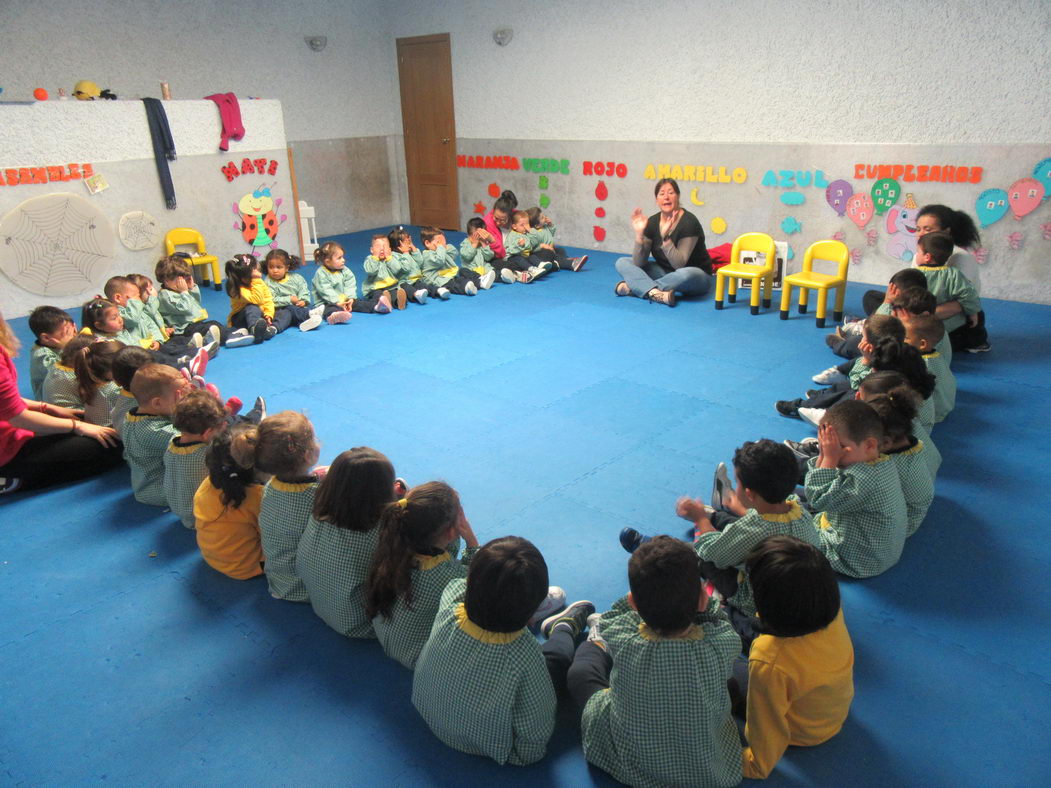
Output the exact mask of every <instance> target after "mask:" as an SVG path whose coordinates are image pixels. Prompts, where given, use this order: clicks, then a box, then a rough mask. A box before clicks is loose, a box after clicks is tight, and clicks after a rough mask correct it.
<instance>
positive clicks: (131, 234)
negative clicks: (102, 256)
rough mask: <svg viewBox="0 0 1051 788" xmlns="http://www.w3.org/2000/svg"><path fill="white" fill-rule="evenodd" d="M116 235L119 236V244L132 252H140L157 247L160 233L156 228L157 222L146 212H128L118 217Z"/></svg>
mask: <svg viewBox="0 0 1051 788" xmlns="http://www.w3.org/2000/svg"><path fill="white" fill-rule="evenodd" d="M117 235H119V236H120V242H121V243H122V244H124V245H125V246H126V247H128V248H129V249H131V250H132V251H133V252H141V251H142V250H143V249H152V248H153V247H155V246H156V245H157V242H158V241H159V240H160V237H161V231H160V229H159V228H158V227H157V220H156V219H154V218H153V217H152V216H151V215H150V214H148V213H146V211H130V212H129V213H126V214H124V215H123V216H122V217H120V221H119V222H118V223H117Z"/></svg>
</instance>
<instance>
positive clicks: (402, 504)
mask: <svg viewBox="0 0 1051 788" xmlns="http://www.w3.org/2000/svg"><path fill="white" fill-rule="evenodd" d="M395 503H397V504H398V506H400V507H401V508H402V509H407V508H408V506H409V499H408V498H401V499H399V500H397V501H395Z"/></svg>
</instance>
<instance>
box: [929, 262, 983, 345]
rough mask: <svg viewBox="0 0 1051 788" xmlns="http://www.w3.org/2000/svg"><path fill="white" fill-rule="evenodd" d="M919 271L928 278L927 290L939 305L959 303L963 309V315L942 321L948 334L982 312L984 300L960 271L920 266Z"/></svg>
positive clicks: (936, 266) (941, 266) (944, 266)
mask: <svg viewBox="0 0 1051 788" xmlns="http://www.w3.org/2000/svg"><path fill="white" fill-rule="evenodd" d="M917 269H918V270H920V271H923V275H924V276H926V277H927V289H928V290H930V291H931V292H932V293H934V298H935V300H936V301H937V302H938V303H939V304H944V303H946V302H948V301H959V302H960V306H961V307H962V308H963V312H962V313H960V314H956V315H953V316H952V317H948V318H946V319H945V320H943V321H942V322H943V323H944V324H945V333H946V334H948V333H949V332H950V331H955V330H956V329H958V328H959V327H960V326H962V325H963V324H964V323H966V322H967V316H968V315H975V314H978V313H979V312H981V311H982V299H980V298H979V297H978V291H977V290H975V289H974V285H973V284H971V281H970V280H969V279H968V278H967V277H966V276H964V275H963V273H961V272H960V270H959V269H957V268H954V267H953V266H951V265H920V266H917Z"/></svg>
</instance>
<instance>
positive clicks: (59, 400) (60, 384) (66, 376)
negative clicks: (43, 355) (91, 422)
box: [40, 364, 84, 410]
mask: <svg viewBox="0 0 1051 788" xmlns="http://www.w3.org/2000/svg"><path fill="white" fill-rule="evenodd" d="M40 398H41V399H42V400H43V401H44V402H47V403H48V404H50V405H58V406H60V407H63V408H73V409H75V410H79V409H80V408H83V407H84V400H82V399H81V398H80V391H79V390H78V389H77V376H76V373H74V372H73V368H72V367H67V366H65V365H63V364H55V365H54V366H52V367H51V369H49V370H48V371H47V374H46V375H44V382H43V383H42V384H41V385H40Z"/></svg>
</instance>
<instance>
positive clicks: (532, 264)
mask: <svg viewBox="0 0 1051 788" xmlns="http://www.w3.org/2000/svg"><path fill="white" fill-rule="evenodd" d="M504 246H505V248H506V250H507V257H506V259H505V260H504V262H503V265H504V266H505V267H507V268H510V269H511V270H512V271H516V272H517V274H516V276H517V278H518V281H519V282H522V283H523V284H529V283H530V282H533V281H535V280H537V279H539V278H540V277H542V276H544V275H545V274H546V273H547V272H548V271H550V270H551V269H552V268H554V267H555V264H554V263H545V262H543V261H541V260H538V259H535V258H533V256H532V254H533V244H532V243H531V242H530V240H529V214H527V213H526V212H525V211H515V212H514V213H512V214H511V230H510V232H508V234H507V240H506V241H505V243H504Z"/></svg>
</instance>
